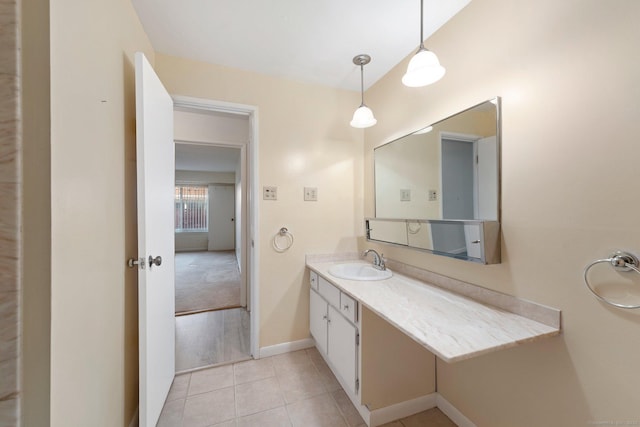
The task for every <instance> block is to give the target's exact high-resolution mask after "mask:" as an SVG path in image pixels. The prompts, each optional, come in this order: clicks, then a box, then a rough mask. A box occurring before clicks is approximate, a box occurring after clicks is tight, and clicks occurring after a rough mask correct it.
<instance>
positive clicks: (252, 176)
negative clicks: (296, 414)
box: [171, 95, 260, 359]
mask: <svg viewBox="0 0 640 427" xmlns="http://www.w3.org/2000/svg"><path fill="white" fill-rule="evenodd" d="M171 96H172V98H173V106H174V108H176V107H183V108H189V109H194V110H205V111H214V112H223V113H231V114H239V115H244V116H247V117H248V118H249V141H247V142H246V143H245V144H236V145H232V144H228V143H227V144H225V143H217V142H206V141H178V142H186V143H198V144H203V145H212V146H224V145H226V146H235V147H240V149H241V154H240V155H241V157H242V158H243V160H242V162H243V166H246V167H245V172H246V181H245V186H246V194H247V221H246V224H243V225H242V226H243V229H244V231H245V233H244V236H243V238H242V246H243V248H242V249H241V250H243V251H244V254H243V255H244V257H245V258H244V259H245V260H246V264H245V265H246V266H247V267H248V268H247V273H248V274H247V283H248V288H249V289H248V293H249V299H248V306H249V309H250V311H251V315H250V351H251V356H252V357H253V358H255V359H258V358H259V357H260V351H259V350H260V342H259V340H260V304H259V301H260V298H259V297H260V293H259V291H260V289H259V288H260V286H259V282H258V277H260V276H259V262H258V260H259V259H260V253H259V251H260V244H259V239H260V234H259V218H260V215H259V204H258V201H259V200H260V199H259V175H258V107H256V106H253V105H246V104H237V103H231V102H225V101H217V100H212V99H203V98H193V97H187V96H181V95H171ZM244 163H246V165H245V164H244Z"/></svg>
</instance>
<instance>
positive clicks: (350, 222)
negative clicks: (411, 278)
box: [155, 54, 363, 347]
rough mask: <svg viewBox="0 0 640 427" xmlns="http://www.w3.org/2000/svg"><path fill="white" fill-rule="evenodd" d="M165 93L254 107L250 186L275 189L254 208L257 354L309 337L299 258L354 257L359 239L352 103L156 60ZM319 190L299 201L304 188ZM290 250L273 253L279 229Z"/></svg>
mask: <svg viewBox="0 0 640 427" xmlns="http://www.w3.org/2000/svg"><path fill="white" fill-rule="evenodd" d="M155 65H156V71H157V72H158V75H159V76H160V79H161V80H162V82H163V83H164V84H165V86H166V87H167V89H168V90H169V92H170V93H171V94H174V95H182V96H190V97H198V98H206V99H213V100H220V101H227V102H234V103H241V104H248V105H254V106H257V107H258V111H259V112H258V127H259V136H258V137H259V141H258V145H259V148H258V152H259V164H258V169H259V183H260V184H259V185H260V191H261V188H262V186H263V185H273V186H277V187H278V200H277V201H263V200H259V202H258V209H259V213H260V228H259V230H258V236H257V237H258V238H259V244H260V245H259V250H260V259H259V260H258V264H259V268H260V273H259V283H258V284H257V285H258V287H259V292H260V325H261V329H260V343H259V344H260V346H261V347H265V346H269V345H274V344H280V343H284V342H290V341H296V340H301V339H304V338H307V337H308V336H309V289H308V285H307V282H306V280H305V277H304V272H305V267H304V255H305V253H307V252H310V253H326V252H334V251H352V250H355V248H356V241H355V238H354V236H355V235H356V234H357V233H361V230H362V218H363V212H362V173H363V172H362V137H363V135H362V131H359V130H356V129H352V128H351V127H349V120H350V118H351V115H352V114H353V110H354V109H355V108H356V107H357V106H358V99H359V97H358V94H357V93H355V92H348V91H342V90H335V89H329V88H324V87H320V86H314V85H308V84H302V83H297V82H293V81H289V80H282V79H277V78H272V77H268V76H264V75H260V74H255V73H250V72H245V71H240V70H235V69H229V68H225V67H221V66H216V65H208V64H204V63H199V62H195V61H189V60H183V59H178V58H174V57H170V56H166V55H160V54H157V55H156V64H155ZM305 186H311V187H318V201H317V202H304V201H303V188H304V187H305ZM283 226H284V227H287V228H288V229H289V230H290V231H291V232H292V233H293V234H294V236H295V244H294V246H293V247H292V248H291V249H290V250H289V251H287V252H285V253H276V252H275V251H274V250H273V248H272V246H271V241H272V238H273V236H274V235H275V234H276V233H277V232H278V230H279V229H280V228H281V227H283Z"/></svg>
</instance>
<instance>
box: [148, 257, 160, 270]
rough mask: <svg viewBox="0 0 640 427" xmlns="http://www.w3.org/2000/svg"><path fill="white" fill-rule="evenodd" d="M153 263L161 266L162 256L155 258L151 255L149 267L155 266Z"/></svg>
mask: <svg viewBox="0 0 640 427" xmlns="http://www.w3.org/2000/svg"><path fill="white" fill-rule="evenodd" d="M153 264H155V265H157V266H158V267H159V266H160V265H161V264H162V257H161V256H160V255H158V256H157V257H155V258H154V257H153V256H152V255H149V267H151V266H153Z"/></svg>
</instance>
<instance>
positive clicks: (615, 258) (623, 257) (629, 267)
mask: <svg viewBox="0 0 640 427" xmlns="http://www.w3.org/2000/svg"><path fill="white" fill-rule="evenodd" d="M605 262H606V263H608V264H610V265H611V266H612V267H613V268H614V269H615V270H616V271H620V272H627V271H635V272H636V273H638V274H640V270H638V258H637V257H636V256H635V255H633V254H631V253H629V252H623V251H617V252H615V253H614V254H612V255H611V257H609V258H605V259H598V260H595V261H593V262H592V263H591V264H589V265H587V266H586V267H585V269H584V283H585V284H586V285H587V288H589V290H590V291H591V293H593V295H595V296H596V298H598V299H599V300H600V301H602V302H604V303H607V304H609V305H612V306H614V307H618V308H627V309H633V308H640V304H638V305H626V304H620V303H617V302H613V301H609V300H608V299H606V298H604V297H602V296H600V295H598V293H597V292H596V291H595V290H594V289H593V287H592V286H591V284H590V283H589V279H588V277H587V274H588V273H589V270H590V269H591V267H593V266H594V265H596V264H599V263H605Z"/></svg>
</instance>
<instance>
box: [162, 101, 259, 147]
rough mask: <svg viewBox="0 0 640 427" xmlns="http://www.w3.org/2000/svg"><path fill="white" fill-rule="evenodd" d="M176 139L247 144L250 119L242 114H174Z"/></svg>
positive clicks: (188, 112)
mask: <svg viewBox="0 0 640 427" xmlns="http://www.w3.org/2000/svg"><path fill="white" fill-rule="evenodd" d="M173 120H174V122H173V134H174V136H175V139H177V140H183V141H191V142H211V143H246V142H247V141H248V140H249V118H248V117H247V116H244V115H240V114H230V113H217V114H215V113H212V112H208V111H207V112H198V111H193V110H191V109H189V110H186V111H182V110H176V111H174V113H173Z"/></svg>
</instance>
